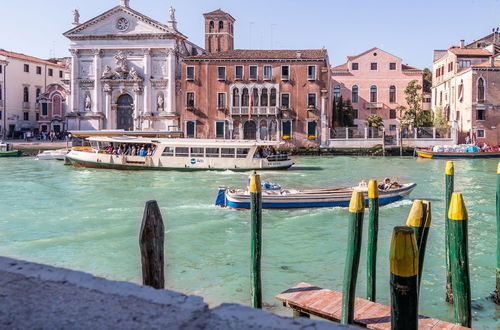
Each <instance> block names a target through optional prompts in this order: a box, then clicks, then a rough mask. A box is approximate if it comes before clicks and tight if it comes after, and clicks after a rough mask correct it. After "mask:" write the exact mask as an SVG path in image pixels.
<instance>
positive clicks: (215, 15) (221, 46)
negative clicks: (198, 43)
mask: <svg viewBox="0 0 500 330" xmlns="http://www.w3.org/2000/svg"><path fill="white" fill-rule="evenodd" d="M203 17H204V18H205V50H207V51H208V52H209V53H219V52H225V51H228V50H233V49H234V35H233V33H234V22H235V19H234V18H233V17H232V16H231V15H229V14H228V13H226V12H224V11H222V10H220V9H217V10H214V11H212V12H210V13H206V14H203Z"/></svg>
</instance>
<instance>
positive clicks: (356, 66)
mask: <svg viewBox="0 0 500 330" xmlns="http://www.w3.org/2000/svg"><path fill="white" fill-rule="evenodd" d="M358 68H359V64H358V63H356V62H354V63H352V64H351V69H352V70H353V71H355V70H358Z"/></svg>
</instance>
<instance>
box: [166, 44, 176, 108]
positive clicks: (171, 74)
mask: <svg viewBox="0 0 500 330" xmlns="http://www.w3.org/2000/svg"><path fill="white" fill-rule="evenodd" d="M175 67H176V65H175V51H174V50H173V49H169V50H168V58H167V71H168V85H167V88H168V93H167V102H166V103H167V107H166V112H167V113H168V114H174V113H175V112H176V111H175Z"/></svg>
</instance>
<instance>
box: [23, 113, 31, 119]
mask: <svg viewBox="0 0 500 330" xmlns="http://www.w3.org/2000/svg"><path fill="white" fill-rule="evenodd" d="M23 120H30V113H29V112H23Z"/></svg>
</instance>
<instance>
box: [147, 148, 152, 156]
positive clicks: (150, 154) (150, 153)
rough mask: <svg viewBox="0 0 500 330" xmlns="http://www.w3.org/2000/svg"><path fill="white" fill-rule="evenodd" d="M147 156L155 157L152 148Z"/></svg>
mask: <svg viewBox="0 0 500 330" xmlns="http://www.w3.org/2000/svg"><path fill="white" fill-rule="evenodd" d="M146 156H153V150H151V148H148V152H147V154H146Z"/></svg>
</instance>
